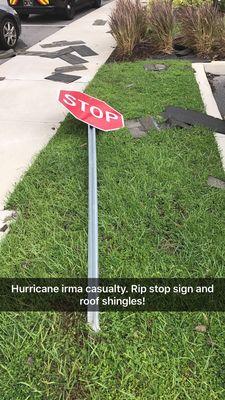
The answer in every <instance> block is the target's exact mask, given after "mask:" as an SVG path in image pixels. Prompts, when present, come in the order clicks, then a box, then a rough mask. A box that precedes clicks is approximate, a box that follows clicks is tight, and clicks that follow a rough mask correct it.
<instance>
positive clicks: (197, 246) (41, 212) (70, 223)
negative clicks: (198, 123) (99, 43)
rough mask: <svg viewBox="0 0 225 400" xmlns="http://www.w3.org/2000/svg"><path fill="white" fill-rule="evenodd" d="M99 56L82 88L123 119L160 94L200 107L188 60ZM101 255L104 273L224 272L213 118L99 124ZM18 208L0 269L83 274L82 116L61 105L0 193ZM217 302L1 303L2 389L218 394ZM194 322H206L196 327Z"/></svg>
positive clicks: (90, 394)
mask: <svg viewBox="0 0 225 400" xmlns="http://www.w3.org/2000/svg"><path fill="white" fill-rule="evenodd" d="M145 63H146V61H138V62H134V63H129V62H125V63H118V64H117V63H112V64H107V65H105V66H104V67H103V68H102V69H101V70H100V71H99V73H98V74H97V76H96V77H95V79H94V80H93V82H92V83H91V84H90V86H89V88H88V93H89V94H91V95H94V96H95V97H98V98H101V99H102V100H105V101H106V102H108V103H109V104H110V105H111V106H113V107H114V108H116V109H117V110H119V111H120V112H122V113H123V114H124V117H125V119H132V118H139V117H142V116H145V115H149V114H151V115H153V116H155V117H157V116H158V115H159V114H160V113H161V112H162V111H163V110H164V109H165V107H166V106H167V105H174V106H178V107H184V108H190V109H194V110H199V111H203V104H202V101H201V97H200V93H199V90H198V85H197V83H196V82H195V77H194V74H193V71H192V69H191V65H190V63H188V62H182V61H165V62H164V63H165V64H166V65H167V66H168V68H167V69H166V70H164V71H160V72H154V71H145V70H144V64H145ZM97 152H98V193H99V256H100V260H99V261H100V262H99V263H100V276H102V277H108V278H111V277H149V278H150V277H212V276H213V277H220V276H223V275H224V236H225V225H224V204H225V194H224V191H223V190H219V189H214V188H211V187H209V186H208V185H207V178H208V176H209V175H213V176H217V177H221V178H223V177H224V172H223V170H222V167H221V161H220V158H219V153H218V149H217V146H216V144H215V140H214V136H213V134H212V132H210V131H207V130H206V129H204V128H199V127H198V128H190V129H178V128H177V129H165V130H161V131H157V130H151V131H149V133H148V134H147V136H145V137H143V138H141V139H133V138H132V137H131V135H130V133H129V131H128V129H127V128H124V129H121V130H120V131H118V132H114V133H103V132H99V134H98V137H97ZM7 206H8V208H11V209H16V210H17V211H18V212H19V218H18V221H17V222H16V223H15V224H13V225H12V227H11V231H10V233H9V234H8V236H7V237H6V239H5V240H4V241H3V243H2V244H1V253H0V265H1V276H8V277H12V276H16V277H27V276H29V277H50V276H51V277H78V276H79V277H82V276H86V275H87V127H86V126H85V125H83V124H82V123H80V122H78V121H76V120H75V119H74V118H72V117H71V116H68V117H67V118H66V120H65V121H64V122H63V123H62V125H61V127H60V129H59V130H58V132H57V134H56V136H55V137H54V138H53V139H52V140H51V142H50V143H49V145H48V146H47V147H46V149H45V150H43V151H42V153H41V154H40V155H39V156H38V158H37V159H36V161H35V163H34V164H33V166H32V167H31V168H30V170H29V171H28V172H27V173H26V175H25V177H24V179H23V180H22V181H21V182H20V183H19V184H18V186H17V188H16V190H15V191H14V193H13V194H12V195H11V196H10V199H9V201H8V204H7ZM224 323H225V318H224V314H222V313H180V314H179V313H130V312H127V313H102V315H101V329H102V330H101V332H100V333H99V334H97V335H96V334H94V333H93V332H91V331H89V330H88V328H87V326H86V324H85V315H82V314H76V313H74V314H62V313H20V314H13V313H1V314H0V337H1V341H0V370H1V382H0V388H1V398H2V399H3V400H11V399H15V400H24V399H32V400H43V399H46V400H55V399H57V400H86V399H87V400H100V399H107V400H115V399H119V400H127V399H133V400H147V399H153V400H156V399H157V400H158V399H160V400H161V399H162V400H174V399H180V400H181V399H182V400H183V399H191V400H195V399H196V400H197V399H198V400H199V399H206V398H210V399H221V398H223V396H224V395H225V381H224V373H223V372H224V353H225V351H224V350H225V348H224V337H223V336H224V333H223V331H224ZM199 325H202V326H204V327H205V328H204V330H202V331H201V329H199V328H198V327H199Z"/></svg>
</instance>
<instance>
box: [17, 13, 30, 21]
mask: <svg viewBox="0 0 225 400" xmlns="http://www.w3.org/2000/svg"><path fill="white" fill-rule="evenodd" d="M29 16H30V14H29V13H19V17H20V19H21V20H22V21H27V20H28V18H29Z"/></svg>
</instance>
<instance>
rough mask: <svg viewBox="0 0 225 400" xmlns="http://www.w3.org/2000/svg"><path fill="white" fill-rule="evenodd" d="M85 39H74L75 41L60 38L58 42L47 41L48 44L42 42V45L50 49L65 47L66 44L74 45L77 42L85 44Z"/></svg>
mask: <svg viewBox="0 0 225 400" xmlns="http://www.w3.org/2000/svg"><path fill="white" fill-rule="evenodd" d="M84 43H85V42H83V40H74V41H72V42H71V41H67V40H60V41H58V42H52V43H46V44H41V45H40V46H41V47H42V48H43V49H48V48H51V47H64V46H72V45H76V44H84Z"/></svg>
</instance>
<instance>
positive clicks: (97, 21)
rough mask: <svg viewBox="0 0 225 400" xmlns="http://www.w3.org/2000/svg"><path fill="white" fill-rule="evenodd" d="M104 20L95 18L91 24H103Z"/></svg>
mask: <svg viewBox="0 0 225 400" xmlns="http://www.w3.org/2000/svg"><path fill="white" fill-rule="evenodd" d="M106 22H107V21H105V20H104V19H96V20H95V21H94V23H93V24H92V25H97V26H103V25H105V24H106Z"/></svg>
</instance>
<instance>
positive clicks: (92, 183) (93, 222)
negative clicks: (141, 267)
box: [87, 125, 100, 332]
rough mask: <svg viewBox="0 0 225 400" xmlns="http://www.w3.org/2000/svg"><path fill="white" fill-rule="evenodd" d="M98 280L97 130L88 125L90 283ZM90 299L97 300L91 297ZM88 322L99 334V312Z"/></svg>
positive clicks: (93, 312) (90, 315) (88, 315)
mask: <svg viewBox="0 0 225 400" xmlns="http://www.w3.org/2000/svg"><path fill="white" fill-rule="evenodd" d="M93 278H94V279H95V281H94V282H97V280H98V198H97V157H96V129H95V128H94V127H93V126H91V125H88V281H89V282H90V283H91V279H93ZM92 284H93V283H92ZM89 298H96V295H93V294H92V295H91V296H89ZM87 321H88V324H90V326H91V327H92V329H93V330H94V331H95V332H97V331H99V330H100V327H99V311H98V310H97V311H90V310H88V312H87Z"/></svg>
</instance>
